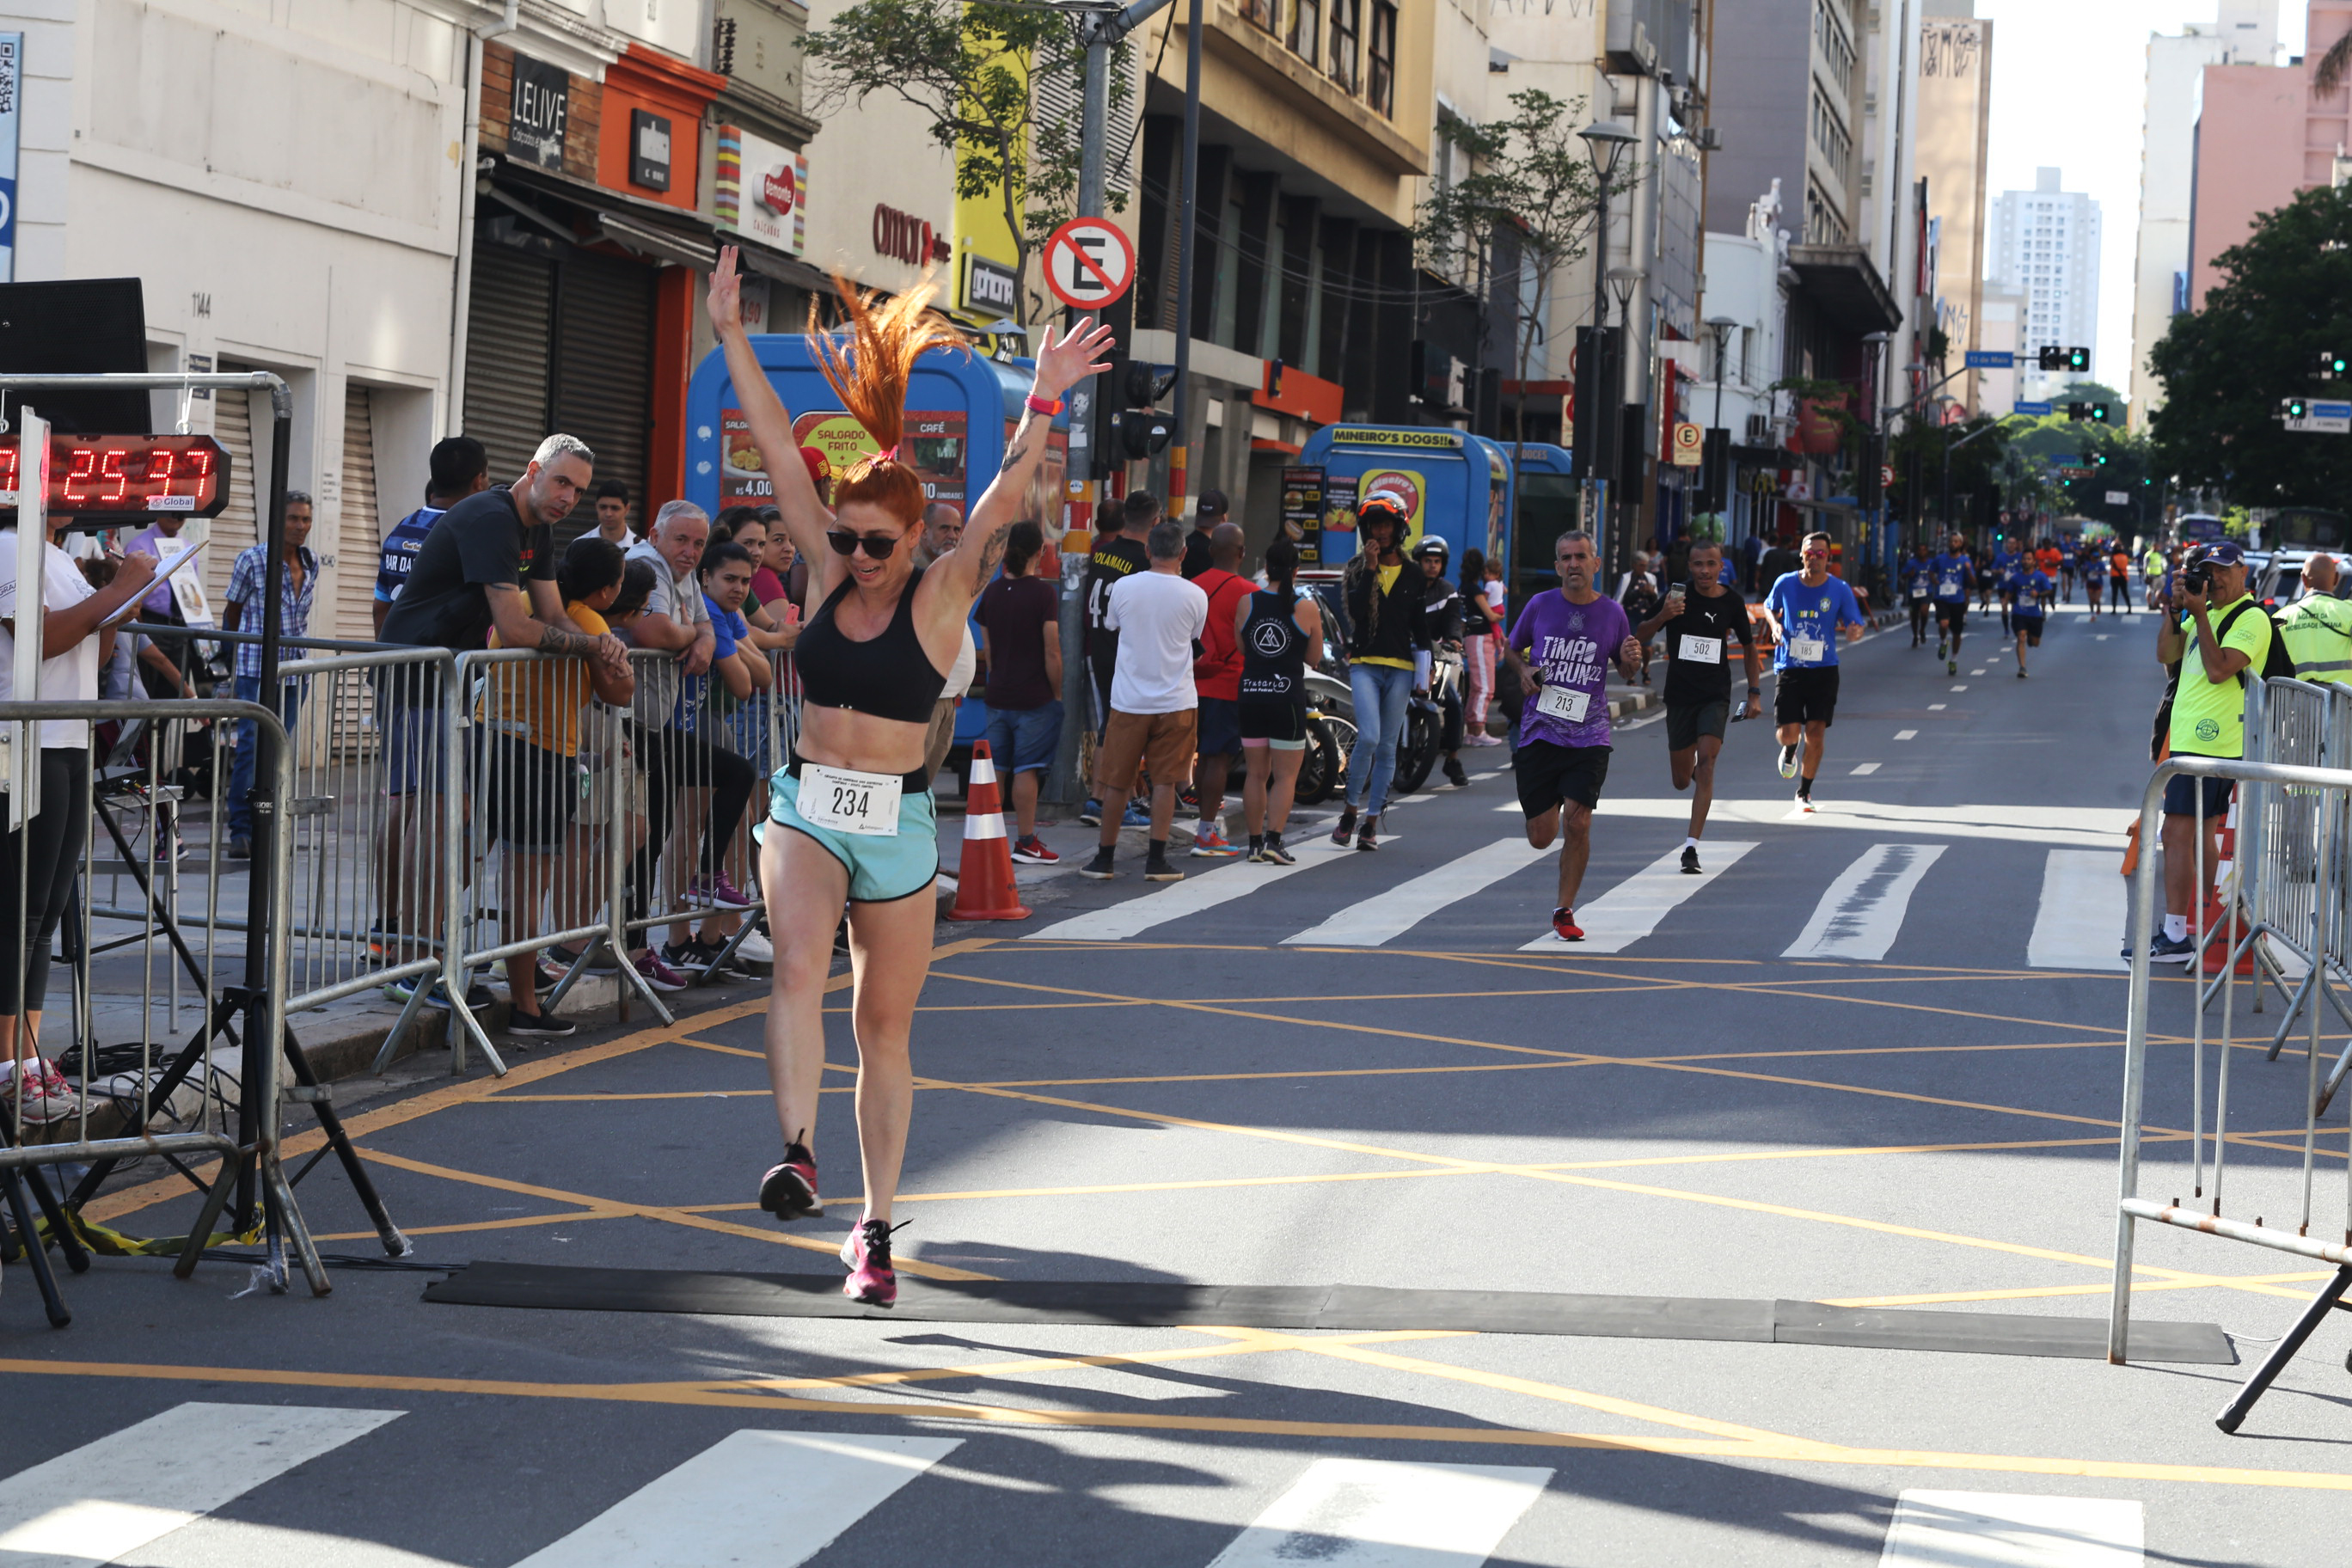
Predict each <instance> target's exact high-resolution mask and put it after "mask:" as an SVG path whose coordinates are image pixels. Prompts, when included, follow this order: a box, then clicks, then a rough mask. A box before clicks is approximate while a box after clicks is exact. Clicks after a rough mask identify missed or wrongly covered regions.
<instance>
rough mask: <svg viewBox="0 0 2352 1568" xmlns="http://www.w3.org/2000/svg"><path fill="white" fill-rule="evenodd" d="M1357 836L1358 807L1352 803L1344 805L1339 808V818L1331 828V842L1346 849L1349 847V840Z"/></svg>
mask: <svg viewBox="0 0 2352 1568" xmlns="http://www.w3.org/2000/svg"><path fill="white" fill-rule="evenodd" d="M1355 836H1356V808H1355V807H1354V806H1352V805H1343V806H1341V807H1340V808H1339V821H1338V822H1337V823H1335V824H1334V825H1333V826H1332V828H1331V842H1332V843H1334V844H1337V845H1338V846H1339V847H1340V848H1342V849H1345V848H1346V847H1348V840H1349V839H1350V838H1353V837H1355Z"/></svg>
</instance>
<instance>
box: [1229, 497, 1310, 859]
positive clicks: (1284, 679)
mask: <svg viewBox="0 0 2352 1568" xmlns="http://www.w3.org/2000/svg"><path fill="white" fill-rule="evenodd" d="M1297 574H1298V547H1297V545H1295V544H1293V543H1291V542H1290V541H1288V540H1287V539H1277V540H1276V541H1275V542H1273V543H1272V544H1269V545H1267V546H1266V547H1265V579H1266V581H1267V582H1268V583H1270V584H1273V586H1272V587H1271V588H1268V589H1266V590H1265V591H1263V592H1260V593H1255V594H1252V595H1250V596H1249V597H1248V598H1246V599H1244V600H1243V601H1242V602H1241V604H1240V605H1239V606H1238V607H1237V608H1236V609H1235V611H1234V639H1235V640H1236V641H1237V642H1238V643H1239V644H1240V645H1241V650H1242V687H1241V703H1240V710H1241V730H1242V757H1243V759H1244V763H1246V765H1247V767H1248V773H1247V774H1246V775H1245V777H1244V782H1243V785H1242V820H1243V822H1244V824H1245V825H1246V826H1248V828H1249V851H1248V856H1247V858H1249V859H1252V860H1263V861H1265V862H1266V863H1268V864H1270V865H1276V866H1287V865H1290V864H1292V858H1291V854H1290V851H1289V850H1287V849H1286V848H1284V847H1283V844H1282V830H1283V828H1284V826H1286V825H1287V824H1288V822H1289V821H1290V803H1291V801H1292V799H1293V798H1294V796H1295V795H1296V794H1297V789H1298V765H1299V763H1302V762H1304V761H1305V760H1306V757H1307V666H1308V665H1309V664H1318V665H1319V664H1321V663H1322V662H1323V616H1322V611H1321V610H1320V609H1319V608H1318V607H1317V605H1316V603H1315V601H1314V600H1312V599H1302V598H1300V597H1299V596H1298V591H1297V587H1296V586H1294V583H1295V580H1296V578H1297Z"/></svg>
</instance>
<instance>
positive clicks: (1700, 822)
mask: <svg viewBox="0 0 2352 1568" xmlns="http://www.w3.org/2000/svg"><path fill="white" fill-rule="evenodd" d="M1661 629H1663V630H1664V632H1665V634H1666V659H1667V664H1666V752H1667V755H1668V761H1669V762H1670V763H1672V765H1673V768H1674V778H1675V788H1676V789H1688V790H1689V791H1690V792H1691V814H1690V836H1689V837H1686V838H1685V839H1684V840H1683V869H1684V870H1685V871H1687V872H1690V873H1691V874H1693V875H1694V876H1696V874H1697V872H1698V869H1699V864H1698V841H1699V836H1700V835H1702V834H1704V833H1705V832H1706V812H1707V807H1708V806H1710V805H1713V804H1714V803H1715V757H1716V753H1717V752H1720V751H1722V750H1723V731H1724V726H1725V725H1726V724H1727V722H1728V721H1730V718H1731V665H1730V663H1729V661H1727V659H1726V658H1724V655H1725V654H1726V653H1727V651H1728V650H1729V648H1730V647H1731V639H1732V638H1734V637H1737V638H1738V639H1739V651H1740V657H1741V658H1743V659H1744V660H1745V661H1746V663H1747V666H1748V710H1747V711H1746V712H1745V713H1743V714H1741V715H1740V717H1741V718H1743V719H1753V718H1755V717H1756V716H1757V715H1758V714H1759V713H1761V712H1762V711H1763V697H1762V695H1761V691H1760V689H1759V686H1758V684H1757V680H1758V671H1757V664H1756V635H1755V632H1754V630H1753V628H1752V627H1751V626H1750V625H1749V622H1748V601H1747V600H1745V599H1743V598H1741V597H1740V596H1739V593H1738V590H1737V589H1734V588H1727V587H1726V586H1725V585H1724V583H1723V546H1722V545H1720V544H1717V543H1715V542H1712V541H1707V542H1699V543H1696V544H1693V545H1692V546H1691V551H1690V581H1689V582H1688V583H1676V584H1674V585H1673V586H1672V587H1670V588H1668V589H1667V591H1666V601H1665V603H1664V604H1663V605H1660V606H1659V607H1658V613H1657V614H1656V615H1654V616H1652V617H1651V618H1650V619H1648V620H1646V621H1643V623H1642V624H1641V625H1640V626H1636V627H1634V628H1633V635H1634V636H1635V637H1639V638H1640V639H1641V640H1642V641H1643V643H1644V644H1646V643H1648V641H1649V640H1650V639H1651V638H1652V637H1656V636H1657V635H1658V633H1659V631H1660V630H1661Z"/></svg>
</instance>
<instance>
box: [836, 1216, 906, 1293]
mask: <svg viewBox="0 0 2352 1568" xmlns="http://www.w3.org/2000/svg"><path fill="white" fill-rule="evenodd" d="M909 1223H911V1222H909ZM900 1228H903V1227H900ZM891 1229H892V1226H891V1224H890V1222H889V1221H888V1220H887V1219H864V1220H859V1221H858V1222H857V1228H856V1229H855V1230H853V1231H851V1232H850V1233H849V1239H848V1240H846V1241H845V1242H843V1243H842V1244H841V1260H842V1262H844V1263H845V1264H847V1265H848V1266H849V1278H848V1279H845V1280H843V1281H842V1282H841V1293H842V1294H843V1295H845V1296H846V1297H848V1298H849V1299H850V1300H853V1301H863V1302H865V1303H866V1305H867V1306H869V1307H895V1306H897V1305H898V1271H897V1270H896V1269H894V1268H891V1267H890V1232H891Z"/></svg>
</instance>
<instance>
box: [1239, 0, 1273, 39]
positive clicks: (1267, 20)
mask: <svg viewBox="0 0 2352 1568" xmlns="http://www.w3.org/2000/svg"><path fill="white" fill-rule="evenodd" d="M1274 5H1275V0H1241V10H1242V15H1243V16H1245V17H1247V18H1248V19H1249V21H1250V23H1251V25H1252V26H1255V27H1257V28H1258V29H1259V30H1260V31H1262V32H1267V33H1274V32H1276V31H1277V28H1276V23H1275V11H1274Z"/></svg>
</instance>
